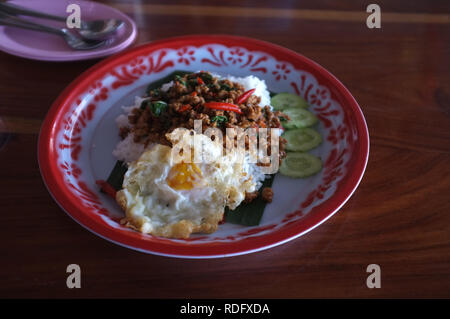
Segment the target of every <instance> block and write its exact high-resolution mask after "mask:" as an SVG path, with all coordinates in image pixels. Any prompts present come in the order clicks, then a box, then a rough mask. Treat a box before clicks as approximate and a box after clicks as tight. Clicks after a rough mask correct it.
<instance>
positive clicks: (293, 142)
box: [283, 127, 322, 152]
mask: <svg viewBox="0 0 450 319" xmlns="http://www.w3.org/2000/svg"><path fill="white" fill-rule="evenodd" d="M283 137H284V138H285V139H286V140H287V144H286V150H288V151H300V152H306V151H309V150H312V149H313V148H315V147H316V146H317V145H319V144H320V143H321V142H322V136H321V135H320V134H319V132H317V131H316V130H314V129H312V128H309V127H304V128H297V129H294V130H289V131H286V132H285V133H284V134H283Z"/></svg>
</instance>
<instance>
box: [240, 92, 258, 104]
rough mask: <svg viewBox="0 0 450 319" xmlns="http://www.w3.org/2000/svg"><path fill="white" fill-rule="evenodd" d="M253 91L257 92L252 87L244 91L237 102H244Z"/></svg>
mask: <svg viewBox="0 0 450 319" xmlns="http://www.w3.org/2000/svg"><path fill="white" fill-rule="evenodd" d="M253 92H255V89H251V90H248V91H247V92H244V93H243V94H242V95H241V96H239V97H238V98H237V101H236V103H237V104H242V103H244V102H245V101H247V99H248V98H249V97H250V95H252V94H253Z"/></svg>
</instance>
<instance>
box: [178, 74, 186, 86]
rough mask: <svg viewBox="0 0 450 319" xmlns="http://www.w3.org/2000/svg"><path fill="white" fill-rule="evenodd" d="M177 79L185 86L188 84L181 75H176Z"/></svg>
mask: <svg viewBox="0 0 450 319" xmlns="http://www.w3.org/2000/svg"><path fill="white" fill-rule="evenodd" d="M175 81H177V82H180V83H181V84H183V85H184V86H187V84H186V81H185V80H184V79H183V78H182V77H181V76H179V75H175Z"/></svg>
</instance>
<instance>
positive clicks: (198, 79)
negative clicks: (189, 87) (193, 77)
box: [197, 76, 205, 85]
mask: <svg viewBox="0 0 450 319" xmlns="http://www.w3.org/2000/svg"><path fill="white" fill-rule="evenodd" d="M197 83H198V84H200V85H202V84H205V82H203V80H202V78H201V77H199V76H198V77H197Z"/></svg>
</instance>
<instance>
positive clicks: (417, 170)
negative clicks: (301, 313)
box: [0, 0, 450, 298]
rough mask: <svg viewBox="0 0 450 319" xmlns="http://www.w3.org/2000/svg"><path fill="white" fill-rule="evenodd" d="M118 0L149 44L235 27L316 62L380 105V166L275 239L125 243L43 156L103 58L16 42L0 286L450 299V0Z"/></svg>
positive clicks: (33, 292) (1, 117) (4, 131)
mask: <svg viewBox="0 0 450 319" xmlns="http://www.w3.org/2000/svg"><path fill="white" fill-rule="evenodd" d="M103 2H104V3H108V4H111V5H113V6H115V7H117V8H119V9H121V10H123V11H124V12H126V13H127V14H129V15H130V16H131V17H132V18H134V19H135V21H136V22H137V23H138V26H139V37H138V41H137V44H140V43H145V42H148V41H153V40H158V39H163V38H166V37H171V36H177V35H184V34H196V33H227V34H234V35H243V36H248V37H254V38H257V39H262V40H266V41H270V42H273V43H276V44H279V45H282V46H285V47H288V48H290V49H292V50H295V51H297V52H300V53H302V54H303V55H305V56H307V57H309V58H311V59H313V60H315V61H316V62H318V63H319V64H321V65H322V66H324V67H325V68H327V69H328V70H329V71H331V72H332V73H333V74H334V75H336V76H337V77H338V78H339V79H340V80H341V81H342V82H343V83H344V84H345V85H346V86H347V87H348V88H349V90H350V91H351V92H352V94H353V95H354V96H355V98H356V100H357V101H358V102H359V104H360V105H361V108H362V110H363V112H364V114H365V117H366V120H367V123H368V127H369V131H370V138H371V145H370V147H371V150H370V158H369V163H368V167H367V170H366V173H365V176H364V178H363V180H362V182H361V184H360V186H359V188H358V189H357V190H356V192H355V193H354V195H353V196H352V198H351V199H350V200H349V201H348V202H347V204H345V206H344V207H343V208H342V209H341V210H340V212H339V213H338V214H335V215H334V216H333V217H332V218H331V219H329V220H328V221H327V222H325V223H324V224H322V225H321V226H319V227H318V228H316V229H314V230H313V231H311V232H309V233H307V234H306V235H304V236H302V237H300V238H298V239H296V240H294V241H291V242H289V243H286V244H284V245H282V246H279V247H276V248H273V249H269V250H265V251H262V252H258V253H253V254H250V255H244V256H239V257H232V258H226V259H214V260H186V259H175V258H165V257H158V256H153V255H146V254H143V253H139V252H136V251H132V250H129V249H126V248H122V247H119V246H117V245H114V244H112V243H110V242H108V241H106V240H103V239H101V238H99V237H97V236H95V235H94V234H92V233H90V232H88V231H86V230H85V229H84V228H82V227H81V226H80V225H78V224H77V223H76V222H74V221H73V220H72V219H71V218H70V217H68V216H67V215H66V214H65V213H64V212H63V211H62V210H61V209H60V208H59V207H58V205H57V204H56V202H55V201H54V200H53V199H52V197H51V196H50V195H49V193H48V192H47V190H46V188H45V186H44V184H43V182H42V179H41V176H40V172H39V168H38V164H37V159H36V150H37V140H38V134H39V128H40V124H41V122H42V120H43V119H44V117H45V115H46V112H47V111H48V109H49V106H50V105H51V103H52V102H53V101H54V100H55V98H56V97H57V95H58V94H59V93H60V92H61V91H62V90H63V89H64V88H65V87H66V86H67V85H68V84H69V83H70V82H71V81H72V80H73V79H74V78H75V77H76V76H78V75H79V74H81V73H82V72H83V71H85V70H86V69H88V68H89V67H90V66H92V65H94V64H95V63H96V62H98V61H87V62H86V61H85V62H67V63H51V62H37V61H31V60H26V59H22V58H18V57H14V56H11V55H8V54H5V53H3V52H0V130H1V133H0V145H1V146H0V167H1V169H0V194H1V195H0V196H1V204H0V207H1V214H0V225H1V226H0V254H1V263H0V265H1V266H0V297H44V298H46V297H145V298H147V297H148V298H171V297H177V298H217V297H221V298H263V297H264V298H303V297H308V298H316V297H333V298H336V297H362V298H372V297H377V298H378V297H387V298H398V297H427V298H434V297H447V298H449V297H450V4H449V2H448V1H426V0H423V1H418V0H417V1H407V0H401V1H387V0H386V1H385V0H383V1H378V2H377V3H378V4H379V5H380V7H381V10H382V28H381V29H368V28H367V27H366V24H365V19H366V17H367V13H365V9H366V6H367V5H368V4H369V3H371V2H370V1H330V0H328V1H321V2H320V3H317V2H316V1H289V0H282V1H277V2H274V1H256V0H249V1H237V0H233V1H228V2H224V1H188V0H183V1H181V0H180V1H177V0H170V1H161V0H160V1H137V0H136V1H132V0H127V1H112V0H111V1H103ZM214 7H216V8H214ZM217 7H219V8H217ZM72 263H76V264H79V265H80V266H81V270H82V288H81V289H68V288H67V287H66V277H67V274H66V267H67V265H68V264H72ZM369 264H378V265H380V267H381V284H382V286H381V288H379V289H369V288H367V286H366V278H367V276H368V273H367V272H366V267H367V265H369Z"/></svg>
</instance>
